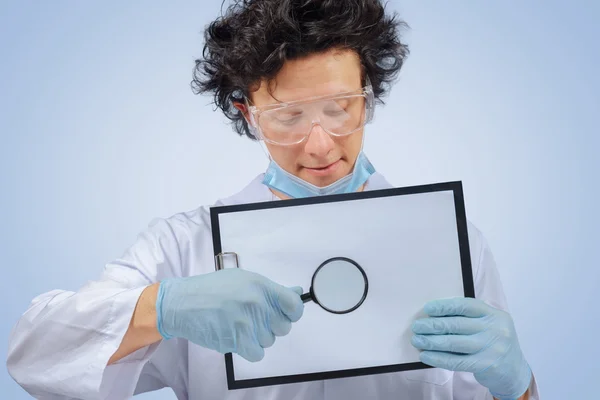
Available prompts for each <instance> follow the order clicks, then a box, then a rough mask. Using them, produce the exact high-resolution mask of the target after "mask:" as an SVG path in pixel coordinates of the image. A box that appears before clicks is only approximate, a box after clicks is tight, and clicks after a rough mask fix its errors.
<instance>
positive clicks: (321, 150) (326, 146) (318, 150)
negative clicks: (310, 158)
mask: <svg viewBox="0 0 600 400" xmlns="http://www.w3.org/2000/svg"><path fill="white" fill-rule="evenodd" d="M334 147H335V142H334V141H333V138H332V137H331V135H330V134H328V133H327V132H325V131H324V130H323V128H321V125H319V124H314V125H313V127H312V129H311V131H310V132H309V134H308V138H307V139H306V144H305V145H304V151H305V152H306V153H308V154H311V155H314V156H317V157H324V156H326V155H327V154H329V152H330V151H331V150H333V148H334Z"/></svg>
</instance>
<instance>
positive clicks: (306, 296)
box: [300, 292, 312, 303]
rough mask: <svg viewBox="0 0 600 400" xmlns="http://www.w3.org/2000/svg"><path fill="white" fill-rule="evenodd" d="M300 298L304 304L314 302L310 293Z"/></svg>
mask: <svg viewBox="0 0 600 400" xmlns="http://www.w3.org/2000/svg"><path fill="white" fill-rule="evenodd" d="M300 298H301V299H302V302H303V303H306V302H307V301H311V300H312V296H311V294H310V292H308V293H304V294H303V295H302V296H300Z"/></svg>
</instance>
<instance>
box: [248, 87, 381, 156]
mask: <svg viewBox="0 0 600 400" xmlns="http://www.w3.org/2000/svg"><path fill="white" fill-rule="evenodd" d="M366 83H367V84H366V86H364V87H363V88H361V89H357V90H355V91H351V92H344V93H337V94H335V95H327V96H319V97H311V98H308V99H302V100H297V101H293V102H288V103H277V104H273V105H269V106H265V107H261V108H258V107H256V106H251V105H249V100H248V99H246V106H247V107H248V111H249V115H250V121H249V123H250V126H251V128H252V130H253V132H254V134H255V136H256V137H257V138H258V139H262V140H264V141H265V142H269V143H272V144H276V145H282V146H289V145H294V144H298V143H301V142H303V141H304V140H306V139H307V138H308V136H309V135H310V132H311V131H312V129H313V127H314V126H315V125H319V126H320V127H321V128H322V129H323V130H324V131H325V132H327V133H328V134H330V135H332V136H336V137H340V136H347V135H350V134H352V133H354V132H356V131H358V130H360V129H361V128H363V127H364V126H365V125H366V124H367V123H369V122H370V121H371V119H372V118H373V102H374V100H373V98H374V96H373V88H372V87H371V85H370V83H369V81H368V79H367V82H366Z"/></svg>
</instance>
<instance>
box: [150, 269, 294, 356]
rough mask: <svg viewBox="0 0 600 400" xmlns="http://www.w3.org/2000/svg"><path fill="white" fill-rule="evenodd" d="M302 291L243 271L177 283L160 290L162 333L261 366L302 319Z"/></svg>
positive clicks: (163, 284) (170, 281) (176, 280)
mask: <svg viewBox="0 0 600 400" xmlns="http://www.w3.org/2000/svg"><path fill="white" fill-rule="evenodd" d="M301 294H302V288H299V287H298V288H292V289H290V288H286V287H284V286H281V285H279V284H277V283H275V282H273V281H271V280H269V279H267V278H265V277H263V276H261V275H259V274H256V273H253V272H250V271H246V270H243V269H239V268H227V269H223V270H220V271H216V272H212V273H208V274H203V275H198V276H191V277H186V278H172V279H166V280H164V281H162V282H161V283H160V285H159V289H158V296H157V300H156V315H157V326H158V331H159V333H160V334H161V335H162V337H163V338H165V339H170V338H172V337H180V338H185V339H187V340H189V341H191V342H193V343H195V344H197V345H199V346H202V347H206V348H209V349H213V350H216V351H218V352H220V353H223V354H225V353H236V354H239V355H240V356H242V357H243V358H245V359H246V360H248V361H251V362H256V361H260V360H261V359H262V358H263V357H264V354H265V353H264V349H265V348H267V347H270V346H272V345H273V343H274V342H275V336H284V335H287V334H288V333H289V332H290V330H291V328H292V322H296V321H298V320H299V319H300V317H301V316H302V313H303V311H304V304H303V302H302V300H301V299H300V295H301Z"/></svg>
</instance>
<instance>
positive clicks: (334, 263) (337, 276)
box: [301, 257, 369, 314]
mask: <svg viewBox="0 0 600 400" xmlns="http://www.w3.org/2000/svg"><path fill="white" fill-rule="evenodd" d="M368 290H369V281H368V279H367V274H366V273H365V271H364V270H363V269H362V267H361V266H360V265H358V263H357V262H356V261H354V260H351V259H349V258H346V257H334V258H330V259H329V260H326V261H325V262H323V263H322V264H321V265H320V266H319V267H318V268H317V270H316V271H315V273H314V274H313V277H312V281H311V285H310V290H309V292H308V293H304V294H303V295H302V296H301V298H302V301H303V302H304V303H306V302H308V301H311V300H312V301H314V302H315V303H316V304H317V305H319V306H320V307H321V308H323V309H324V310H325V311H328V312H330V313H333V314H347V313H349V312H352V311H354V310H356V309H357V308H358V307H360V305H361V304H362V303H363V302H364V301H365V299H366V298H367V292H368Z"/></svg>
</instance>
